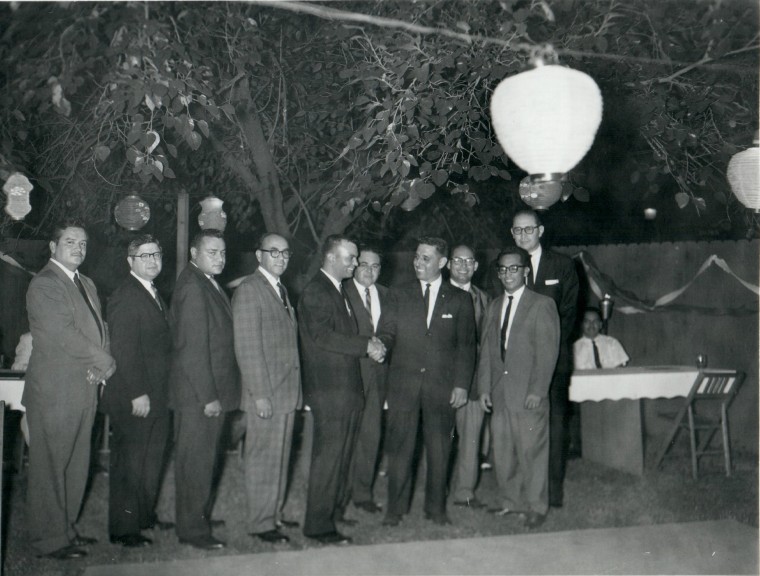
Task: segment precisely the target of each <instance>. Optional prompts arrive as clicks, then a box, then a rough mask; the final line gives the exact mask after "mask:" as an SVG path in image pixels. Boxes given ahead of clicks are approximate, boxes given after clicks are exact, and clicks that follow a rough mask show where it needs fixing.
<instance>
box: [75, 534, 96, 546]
mask: <svg viewBox="0 0 760 576" xmlns="http://www.w3.org/2000/svg"><path fill="white" fill-rule="evenodd" d="M97 543H98V539H97V538H90V537H89V536H82V535H81V534H77V535H76V536H74V539H73V540H72V541H71V545H72V546H90V545H92V544H97Z"/></svg>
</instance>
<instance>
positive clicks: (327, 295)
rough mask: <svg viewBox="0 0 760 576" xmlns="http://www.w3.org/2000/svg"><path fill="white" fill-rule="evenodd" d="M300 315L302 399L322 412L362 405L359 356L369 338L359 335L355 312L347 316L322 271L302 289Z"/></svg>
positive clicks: (330, 283) (341, 299) (342, 303)
mask: <svg viewBox="0 0 760 576" xmlns="http://www.w3.org/2000/svg"><path fill="white" fill-rule="evenodd" d="M298 317H299V326H298V327H299V335H300V337H301V354H302V357H303V367H304V377H303V387H304V401H305V402H306V404H308V405H309V406H311V407H312V408H315V407H316V408H318V409H323V410H325V411H330V410H345V411H352V410H361V409H362V407H363V406H364V389H363V387H362V378H361V372H360V368H359V358H362V357H364V356H365V355H366V354H367V340H368V339H367V337H366V336H360V335H359V329H358V327H357V324H356V318H355V317H356V314H355V313H354V314H352V315H349V313H348V311H347V310H346V302H345V300H344V299H343V296H342V295H341V294H340V292H338V290H336V288H335V286H334V285H333V283H332V282H331V281H330V279H329V278H327V276H326V275H325V273H324V272H322V271H321V270H320V271H319V272H317V274H316V275H315V276H314V278H312V279H311V281H309V283H308V284H307V285H306V287H305V288H304V290H303V292H302V293H301V298H300V299H299V302H298Z"/></svg>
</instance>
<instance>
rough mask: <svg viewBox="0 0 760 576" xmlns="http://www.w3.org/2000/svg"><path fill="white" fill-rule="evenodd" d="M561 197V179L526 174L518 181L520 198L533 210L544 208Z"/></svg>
mask: <svg viewBox="0 0 760 576" xmlns="http://www.w3.org/2000/svg"><path fill="white" fill-rule="evenodd" d="M561 197H562V179H544V178H542V176H541V175H537V176H526V177H525V178H523V179H522V180H521V181H520V199H521V200H522V201H523V202H525V203H526V204H527V205H528V206H530V207H531V208H533V209H534V210H546V209H547V208H549V206H551V205H552V204H554V203H555V202H557V200H559V199H560V198H561Z"/></svg>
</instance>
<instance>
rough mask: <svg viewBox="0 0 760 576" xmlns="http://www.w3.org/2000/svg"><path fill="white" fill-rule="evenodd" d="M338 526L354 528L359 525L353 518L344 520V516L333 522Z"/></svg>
mask: <svg viewBox="0 0 760 576" xmlns="http://www.w3.org/2000/svg"><path fill="white" fill-rule="evenodd" d="M335 521H336V522H337V523H338V524H343V525H344V526H356V525H357V524H359V521H358V520H355V519H354V518H346V517H345V516H341V517H340V518H337V519H336V520H335Z"/></svg>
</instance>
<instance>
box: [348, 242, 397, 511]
mask: <svg viewBox="0 0 760 576" xmlns="http://www.w3.org/2000/svg"><path fill="white" fill-rule="evenodd" d="M381 260H382V254H381V252H380V250H379V249H378V248H376V247H372V246H364V247H362V248H361V251H360V252H359V265H358V266H357V267H356V270H354V277H353V278H352V279H350V280H346V281H345V282H344V286H345V289H346V294H348V301H349V302H350V303H351V307H352V309H353V310H354V311H355V312H356V322H357V324H358V325H359V335H361V336H366V337H372V336H374V335H375V332H376V331H377V326H378V324H379V322H380V317H381V315H382V310H383V306H384V305H385V299H386V298H387V297H388V289H387V288H386V287H385V286H381V285H380V284H377V279H378V278H379V277H380V270H381V267H382V261H381ZM359 367H360V368H361V373H362V384H363V385H364V410H363V411H362V418H361V423H360V424H359V433H358V436H357V440H356V448H355V449H354V458H353V462H352V464H351V493H350V494H347V496H350V497H351V498H352V499H353V502H354V506H356V507H357V508H360V509H362V510H364V511H366V512H370V513H376V512H379V511H380V510H381V506H380V505H379V504H378V503H377V502H375V500H374V498H373V496H372V488H373V485H374V482H375V472H376V471H377V460H378V453H379V450H380V436H381V432H382V417H383V404H385V393H386V383H387V377H388V364H387V363H385V362H375V361H374V360H372V359H371V358H360V359H359Z"/></svg>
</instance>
